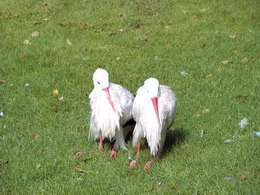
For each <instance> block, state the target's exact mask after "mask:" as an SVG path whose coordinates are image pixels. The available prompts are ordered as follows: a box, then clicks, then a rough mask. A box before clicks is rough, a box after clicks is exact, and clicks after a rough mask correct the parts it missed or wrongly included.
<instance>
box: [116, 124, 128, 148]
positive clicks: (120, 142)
mask: <svg viewBox="0 0 260 195" xmlns="http://www.w3.org/2000/svg"><path fill="white" fill-rule="evenodd" d="M115 140H116V141H115V144H114V147H113V149H114V150H118V149H120V148H121V149H123V150H127V147H126V145H125V139H124V134H123V128H120V129H119V130H118V131H117V132H116V137H115Z"/></svg>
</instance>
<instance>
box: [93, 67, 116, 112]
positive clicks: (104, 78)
mask: <svg viewBox="0 0 260 195" xmlns="http://www.w3.org/2000/svg"><path fill="white" fill-rule="evenodd" d="M93 83H94V86H95V88H97V89H101V90H103V91H104V92H105V93H106V96H107V99H108V101H109V103H110V104H111V106H112V108H113V110H114V111H115V106H114V103H113V101H112V98H111V96H110V93H109V78H108V72H107V71H106V70H104V69H102V68H98V69H97V70H96V71H95V72H94V74H93Z"/></svg>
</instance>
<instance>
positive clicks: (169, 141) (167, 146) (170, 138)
mask: <svg viewBox="0 0 260 195" xmlns="http://www.w3.org/2000/svg"><path fill="white" fill-rule="evenodd" d="M187 137H188V131H187V130H186V129H183V128H178V129H175V130H172V129H169V130H168V131H167V133H166V139H165V143H164V147H163V151H162V158H163V157H164V156H167V154H168V153H169V152H171V151H172V150H174V147H175V146H177V145H180V144H181V143H183V142H184V141H185V140H187Z"/></svg>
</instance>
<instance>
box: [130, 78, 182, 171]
mask: <svg viewBox="0 0 260 195" xmlns="http://www.w3.org/2000/svg"><path fill="white" fill-rule="evenodd" d="M176 100H177V99H176V97H175V94H174V92H173V91H172V90H171V89H170V88H169V87H167V86H165V85H160V84H159V81H158V80H157V79H155V78H149V79H147V80H146V81H145V82H144V85H143V86H142V87H140V88H139V89H138V91H137V94H136V97H135V100H134V103H133V109H132V114H133V118H134V120H135V121H136V125H135V129H134V133H133V146H137V153H136V156H139V155H140V143H141V138H142V137H145V138H146V139H147V142H148V145H149V147H150V151H151V154H152V155H153V156H157V158H159V157H160V153H161V151H162V148H163V145H164V142H165V137H166V130H167V129H169V128H170V127H171V125H172V123H173V118H174V113H175V105H176ZM135 163H136V162H135V161H132V162H131V163H130V168H134V167H135ZM151 164H152V161H148V162H147V163H146V165H145V166H144V169H145V170H146V169H148V168H149V167H150V166H151Z"/></svg>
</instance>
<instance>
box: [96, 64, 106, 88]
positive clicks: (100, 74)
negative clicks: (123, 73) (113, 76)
mask: <svg viewBox="0 0 260 195" xmlns="http://www.w3.org/2000/svg"><path fill="white" fill-rule="evenodd" d="M93 83H94V86H95V87H96V88H100V89H105V88H108V87H109V78H108V72H107V71H106V70H104V69H102V68H98V69H97V70H96V71H95V72H94V74H93Z"/></svg>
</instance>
